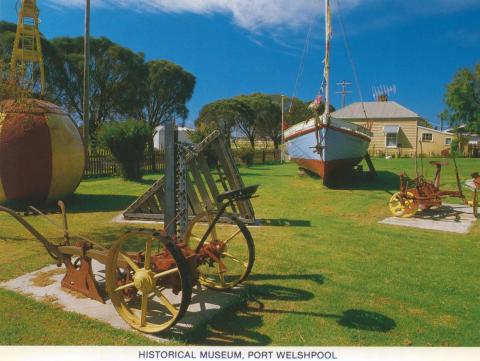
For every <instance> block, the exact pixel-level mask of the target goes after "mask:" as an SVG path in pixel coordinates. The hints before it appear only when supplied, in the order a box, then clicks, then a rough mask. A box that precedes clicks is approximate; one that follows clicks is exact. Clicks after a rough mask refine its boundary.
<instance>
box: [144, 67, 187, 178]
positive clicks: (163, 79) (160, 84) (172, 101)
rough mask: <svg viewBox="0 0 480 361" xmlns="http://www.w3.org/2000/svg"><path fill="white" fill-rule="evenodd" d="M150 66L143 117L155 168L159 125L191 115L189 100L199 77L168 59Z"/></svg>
mask: <svg viewBox="0 0 480 361" xmlns="http://www.w3.org/2000/svg"><path fill="white" fill-rule="evenodd" d="M147 68H148V75H147V78H146V81H145V82H144V89H143V91H142V93H143V94H144V95H143V104H142V108H141V110H140V112H141V114H140V116H141V118H142V119H145V121H146V122H147V125H148V127H149V129H150V133H151V135H152V136H151V137H150V140H149V142H148V148H149V152H150V159H151V162H152V168H153V169H155V156H154V144H153V136H154V135H155V131H156V128H157V127H158V126H159V125H161V124H163V123H165V122H166V121H168V120H171V119H176V118H180V119H182V120H185V119H186V118H187V116H188V108H187V102H188V101H189V100H190V99H191V98H192V95H193V91H194V89H195V83H196V80H195V76H194V75H193V74H191V73H189V72H187V71H186V70H184V69H183V68H182V67H181V66H180V65H177V64H174V63H171V62H169V61H166V60H154V61H150V62H148V63H147Z"/></svg>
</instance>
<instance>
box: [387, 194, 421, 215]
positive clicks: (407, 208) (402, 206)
mask: <svg viewBox="0 0 480 361" xmlns="http://www.w3.org/2000/svg"><path fill="white" fill-rule="evenodd" d="M388 207H389V208H390V212H392V214H393V215H394V216H395V217H402V218H408V217H412V216H413V215H414V214H415V213H417V210H418V201H417V200H416V199H415V196H414V194H413V193H411V192H407V193H406V196H404V195H402V193H401V192H397V193H395V194H394V195H393V196H392V197H391V198H390V201H389V202H388Z"/></svg>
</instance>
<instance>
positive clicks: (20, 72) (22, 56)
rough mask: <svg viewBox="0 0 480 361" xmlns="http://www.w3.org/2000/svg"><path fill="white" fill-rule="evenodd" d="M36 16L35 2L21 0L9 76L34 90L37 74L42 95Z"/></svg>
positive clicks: (42, 66)
mask: <svg viewBox="0 0 480 361" xmlns="http://www.w3.org/2000/svg"><path fill="white" fill-rule="evenodd" d="M38 14H39V10H38V8H37V4H36V0H22V5H21V8H20V12H19V15H18V24H17V33H16V36H15V42H14V45H13V51H12V60H11V63H10V74H11V76H13V77H15V78H19V77H22V78H23V79H18V81H19V83H20V84H21V85H23V86H25V87H30V88H31V89H32V90H34V87H35V77H36V74H37V72H38V73H39V74H40V93H41V94H42V95H43V94H44V93H45V66H44V63H43V54H42V44H41V42H40V31H39V30H38V24H39V21H38ZM36 65H37V66H38V68H37V67H36ZM36 69H38V70H36Z"/></svg>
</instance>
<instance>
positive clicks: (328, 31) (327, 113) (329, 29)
mask: <svg viewBox="0 0 480 361" xmlns="http://www.w3.org/2000/svg"><path fill="white" fill-rule="evenodd" d="M331 37H332V26H331V12H330V0H325V60H324V63H325V64H324V65H325V67H324V70H323V77H324V79H325V110H324V112H323V119H322V120H323V124H325V125H327V124H328V121H329V118H330V40H331Z"/></svg>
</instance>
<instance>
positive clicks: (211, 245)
mask: <svg viewBox="0 0 480 361" xmlns="http://www.w3.org/2000/svg"><path fill="white" fill-rule="evenodd" d="M214 217H215V213H203V214H199V215H197V216H196V217H195V218H194V219H193V220H192V221H191V222H190V223H189V226H188V229H187V232H186V233H185V242H186V243H187V245H188V246H189V247H190V248H192V249H194V250H195V249H196V248H197V246H198V244H199V243H200V241H201V239H202V237H203V235H204V234H205V233H206V231H207V229H208V225H209V224H211V223H212V220H213V219H214ZM229 217H230V219H231V221H232V224H218V223H217V224H215V226H214V227H213V229H212V231H211V232H210V234H209V235H208V237H207V239H206V241H205V243H204V245H203V247H202V248H201V249H200V250H199V254H200V257H199V265H198V272H199V282H200V284H202V285H204V286H206V287H209V288H214V289H217V290H226V289H229V288H232V287H235V286H236V285H238V284H239V283H241V282H243V281H244V280H245V279H246V278H247V277H248V275H249V274H250V271H251V270H252V267H253V263H254V261H255V246H254V243H253V238H252V235H251V234H250V231H249V230H248V228H247V227H246V226H245V224H244V223H243V222H241V221H240V220H238V219H237V218H236V217H234V216H229ZM205 220H208V223H205Z"/></svg>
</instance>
